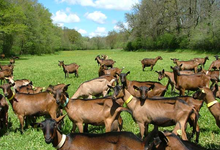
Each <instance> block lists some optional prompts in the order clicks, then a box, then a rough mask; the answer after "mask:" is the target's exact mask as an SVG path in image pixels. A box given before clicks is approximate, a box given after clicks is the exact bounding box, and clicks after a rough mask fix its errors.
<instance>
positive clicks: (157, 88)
mask: <svg viewBox="0 0 220 150" xmlns="http://www.w3.org/2000/svg"><path fill="white" fill-rule="evenodd" d="M129 74H130V71H128V72H127V73H121V74H117V75H118V76H119V77H120V80H121V84H122V85H123V86H124V87H125V88H126V89H127V90H128V91H129V92H130V93H131V95H133V96H135V97H140V93H139V91H137V90H135V89H134V86H136V87H141V86H146V87H148V88H149V87H151V89H152V90H151V91H149V92H148V97H149V98H150V97H153V96H164V95H165V93H166V91H167V86H168V85H167V86H164V85H162V84H161V83H160V82H154V81H130V80H128V79H127V75H129Z"/></svg>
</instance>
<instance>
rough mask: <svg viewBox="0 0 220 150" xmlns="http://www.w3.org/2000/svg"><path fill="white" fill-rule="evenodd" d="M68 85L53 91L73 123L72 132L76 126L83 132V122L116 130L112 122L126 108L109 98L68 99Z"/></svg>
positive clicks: (107, 129)
mask: <svg viewBox="0 0 220 150" xmlns="http://www.w3.org/2000/svg"><path fill="white" fill-rule="evenodd" d="M68 86H69V85H67V86H66V87H65V88H64V89H58V90H56V91H53V94H54V97H55V98H56V101H57V103H58V104H59V105H60V106H61V107H64V109H65V110H66V112H67V115H68V116H69V119H70V120H71V121H72V123H73V129H72V132H74V131H75V128H76V126H77V127H78V128H79V131H80V132H81V133H82V132H83V123H86V124H93V125H105V130H106V132H110V131H112V130H118V126H117V127H116V128H113V129H112V124H113V122H114V121H115V120H118V117H119V115H120V112H121V111H128V109H126V108H123V107H121V106H120V105H119V104H117V103H116V102H115V101H113V100H112V99H111V98H99V99H92V100H82V99H73V100H69V99H68V97H67V94H66V93H65V91H66V90H67V88H68Z"/></svg>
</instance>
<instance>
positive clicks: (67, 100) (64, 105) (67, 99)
mask: <svg viewBox="0 0 220 150" xmlns="http://www.w3.org/2000/svg"><path fill="white" fill-rule="evenodd" d="M68 102H69V98H68V97H66V102H65V103H64V104H63V107H66V105H67V104H68Z"/></svg>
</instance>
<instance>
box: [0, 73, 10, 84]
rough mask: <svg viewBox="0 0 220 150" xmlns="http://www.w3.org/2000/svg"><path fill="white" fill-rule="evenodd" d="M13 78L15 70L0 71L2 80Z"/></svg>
mask: <svg viewBox="0 0 220 150" xmlns="http://www.w3.org/2000/svg"><path fill="white" fill-rule="evenodd" d="M12 76H13V70H0V80H1V84H2V81H5V79H6V78H8V77H12Z"/></svg>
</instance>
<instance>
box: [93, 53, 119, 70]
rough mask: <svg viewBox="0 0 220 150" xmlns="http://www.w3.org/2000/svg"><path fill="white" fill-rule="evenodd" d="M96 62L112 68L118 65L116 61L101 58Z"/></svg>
mask: <svg viewBox="0 0 220 150" xmlns="http://www.w3.org/2000/svg"><path fill="white" fill-rule="evenodd" d="M95 60H96V61H97V62H98V64H100V65H105V66H106V67H110V68H112V67H113V65H114V64H115V63H116V61H114V60H112V59H101V58H100V56H96V58H95Z"/></svg>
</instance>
